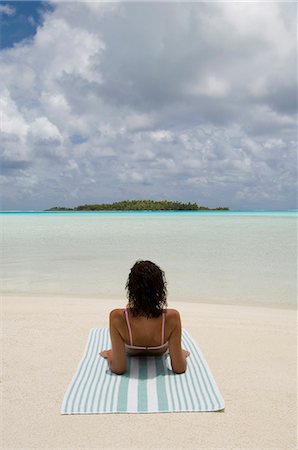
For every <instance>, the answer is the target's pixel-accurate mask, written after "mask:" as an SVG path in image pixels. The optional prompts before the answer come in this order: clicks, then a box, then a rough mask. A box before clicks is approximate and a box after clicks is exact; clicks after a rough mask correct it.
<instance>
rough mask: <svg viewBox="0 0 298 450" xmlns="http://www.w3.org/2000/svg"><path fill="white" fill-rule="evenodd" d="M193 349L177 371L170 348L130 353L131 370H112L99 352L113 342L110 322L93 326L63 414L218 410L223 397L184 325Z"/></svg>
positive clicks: (186, 340) (184, 334)
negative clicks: (160, 352) (158, 352)
mask: <svg viewBox="0 0 298 450" xmlns="http://www.w3.org/2000/svg"><path fill="white" fill-rule="evenodd" d="M182 346H183V348H185V349H187V350H189V351H190V356H189V357H188V358H187V370H186V372H185V373H183V374H175V373H174V372H173V371H172V370H171V361H170V357H169V355H168V354H166V355H163V356H158V357H155V356H142V357H141V356H137V357H136V356H134V357H130V356H128V355H127V371H126V373H125V374H123V375H116V374H114V373H112V372H111V371H110V369H109V367H108V363H107V361H106V360H105V359H104V358H102V357H101V356H100V355H99V352H100V351H101V350H104V349H107V348H110V347H111V342H110V336H109V329H108V328H92V329H91V330H90V333H89V337H88V342H87V345H86V348H85V352H84V355H83V357H82V359H81V361H80V363H79V366H78V368H77V371H76V373H75V375H74V377H73V379H72V380H71V383H70V385H69V387H68V389H67V391H66V394H65V396H64V399H63V403H62V407H61V414H98V413H154V412H160V413H161V412H179V411H180V412H182V411H183V412H187V411H219V410H222V409H224V400H223V398H222V396H221V394H220V392H219V389H218V387H217V385H216V383H215V381H214V378H213V376H212V374H211V372H210V369H209V367H208V365H207V363H206V361H205V359H204V357H203V355H202V353H201V351H200V350H199V348H198V346H197V345H196V343H195V341H194V340H193V339H192V337H191V336H190V334H189V333H188V332H187V331H186V330H185V329H183V330H182Z"/></svg>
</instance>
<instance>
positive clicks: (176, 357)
mask: <svg viewBox="0 0 298 450" xmlns="http://www.w3.org/2000/svg"><path fill="white" fill-rule="evenodd" d="M172 311H173V316H172V318H171V320H172V322H173V331H172V332H171V334H170V337H169V353H170V358H171V365H172V369H173V372H175V373H183V372H185V371H186V367H187V363H186V358H187V356H188V355H189V354H190V353H189V352H188V351H187V350H183V348H182V347H181V334H182V329H181V319H180V314H179V312H178V311H176V310H172Z"/></svg>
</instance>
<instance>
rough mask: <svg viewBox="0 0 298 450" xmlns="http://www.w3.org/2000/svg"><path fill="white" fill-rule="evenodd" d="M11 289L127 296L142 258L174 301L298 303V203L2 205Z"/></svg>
mask: <svg viewBox="0 0 298 450" xmlns="http://www.w3.org/2000/svg"><path fill="white" fill-rule="evenodd" d="M0 220H1V224H2V291H3V295H7V296H9V295H19V296H40V297H45V298H48V297H51V296H52V297H53V296H54V297H59V296H60V297H82V298H83V297H86V298H87V297H88V298H89V297H91V298H99V299H100V298H112V299H114V298H115V299H116V298H119V299H120V298H122V299H125V296H126V293H125V283H126V279H127V276H128V273H129V270H130V268H131V266H132V265H133V264H134V262H135V261H136V260H138V259H149V260H151V261H153V262H155V263H156V264H158V265H159V266H160V267H161V268H162V269H163V270H164V271H165V274H166V278H167V281H168V303H169V307H170V306H171V301H175V302H176V301H178V302H180V301H190V302H199V303H223V304H240V305H242V304H243V305H260V306H276V307H294V306H295V305H296V289H297V276H296V273H297V271H296V269H297V243H296V231H297V210H229V211H209V210H207V211H206V210H204V211H91V212H90V211H55V212H53V211H2V212H0Z"/></svg>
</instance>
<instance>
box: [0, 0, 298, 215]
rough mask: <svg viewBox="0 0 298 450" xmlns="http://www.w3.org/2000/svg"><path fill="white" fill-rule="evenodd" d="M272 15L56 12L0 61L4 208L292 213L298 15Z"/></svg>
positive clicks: (66, 6)
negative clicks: (108, 205) (140, 206)
mask: <svg viewBox="0 0 298 450" xmlns="http://www.w3.org/2000/svg"><path fill="white" fill-rule="evenodd" d="M265 6H266V7H265ZM265 6H264V5H262V4H256V3H241V4H238V3H227V2H224V3H212V4H211V3H210V4H208V3H205V4H200V3H153V2H152V3H144V4H142V3H137V2H136V3H130V2H128V3H121V4H107V3H94V2H90V3H88V2H55V9H54V11H53V12H51V13H50V12H47V13H45V15H44V23H43V25H42V26H40V27H39V28H38V29H37V33H36V35H35V37H34V38H33V39H31V40H30V41H24V42H23V43H21V44H19V45H18V46H16V47H14V48H10V49H5V50H2V51H1V53H0V79H1V84H2V85H3V93H4V94H3V96H2V104H1V109H2V131H3V139H2V141H3V143H2V146H3V158H4V162H5V170H4V172H3V177H2V178H3V183H4V184H3V186H4V190H5V192H6V194H5V195H6V197H5V198H6V199H7V202H6V205H7V207H10V206H9V205H12V203H13V199H15V200H14V204H15V205H16V206H17V205H21V206H22V207H28V208H29V209H31V208H32V206H31V204H30V198H34V206H35V207H39V208H43V207H47V206H52V205H55V204H59V203H60V200H61V199H63V203H64V204H66V206H67V199H68V198H71V199H72V201H73V202H74V204H80V203H81V202H86V201H89V200H90V202H96V201H113V200H117V199H118V200H120V199H121V198H123V197H126V198H129V197H131V198H141V197H146V198H150V197H153V198H160V197H161V193H162V196H163V197H164V198H166V197H168V198H176V199H178V200H179V199H180V200H190V201H198V202H199V203H201V204H202V203H205V204H210V206H212V205H213V204H214V203H218V204H220V203H221V204H226V205H227V206H230V207H239V206H242V205H243V204H244V203H245V202H247V203H246V204H245V206H246V207H249V205H252V206H253V207H256V206H257V205H258V197H257V193H258V192H259V193H260V197H259V199H260V201H259V206H260V207H261V206H262V205H264V201H265V200H266V205H267V206H268V207H274V206H276V207H280V206H282V205H284V207H290V205H292V204H293V202H294V201H295V195H296V194H295V182H296V171H295V161H296V159H295V143H296V119H295V114H294V113H295V112H296V111H295V108H296V105H295V98H296V77H295V74H296V66H295V58H296V51H295V44H294V43H293V40H294V37H295V33H296V31H295V22H296V21H295V17H294V16H295V15H293V11H294V9H295V8H293V6H292V5H290V4H280V3H276V4H274V5H273V4H270V7H268V5H265ZM20 74H21V76H22V83H20ZM3 167H4V166H3ZM12 174H13V175H14V176H13V177H12V176H11V175H12ZM30 177H31V178H32V180H34V182H32V183H31V184H30V183H29V182H28V179H30ZM9 180H13V182H10V181H9ZM23 185H24V189H23ZM8 191H9V192H8ZM29 193H30V196H29ZM25 195H28V198H26V197H25ZM45 199H46V200H45ZM45 201H46V202H47V205H44V202H45ZM49 203H50V204H49Z"/></svg>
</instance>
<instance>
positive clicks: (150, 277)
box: [101, 261, 188, 374]
mask: <svg viewBox="0 0 298 450" xmlns="http://www.w3.org/2000/svg"><path fill="white" fill-rule="evenodd" d="M126 288H127V292H128V299H129V303H128V308H125V309H123V308H118V309H114V310H113V311H111V313H110V337H111V343H112V350H111V351H110V350H108V351H103V352H101V355H102V356H103V357H107V358H108V360H109V363H110V367H111V369H112V371H113V372H115V373H119V374H120V373H124V371H125V370H126V353H129V354H130V355H132V356H133V355H146V356H149V355H154V356H159V355H162V354H164V353H165V352H167V351H169V354H170V358H171V363H172V369H173V371H174V372H176V373H182V372H184V371H185V370H186V359H185V358H186V357H187V356H188V355H187V353H188V352H186V351H185V350H183V349H182V347H181V334H182V330H181V320H180V315H179V312H178V311H176V310H175V309H167V301H166V297H167V289H166V280H165V276H164V272H163V271H162V270H161V269H160V268H159V267H158V266H156V264H154V263H152V262H151V261H137V262H136V263H135V265H134V266H133V267H132V269H131V271H130V274H129V277H128V281H127V284H126Z"/></svg>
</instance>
